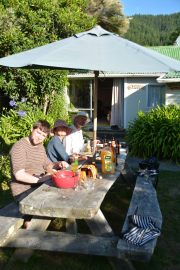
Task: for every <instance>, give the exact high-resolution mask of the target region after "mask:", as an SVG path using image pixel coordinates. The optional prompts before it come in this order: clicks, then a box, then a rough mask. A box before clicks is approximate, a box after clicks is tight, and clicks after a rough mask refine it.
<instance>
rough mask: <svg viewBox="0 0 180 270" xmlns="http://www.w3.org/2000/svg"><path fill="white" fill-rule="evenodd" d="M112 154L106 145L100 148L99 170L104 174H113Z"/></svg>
mask: <svg viewBox="0 0 180 270" xmlns="http://www.w3.org/2000/svg"><path fill="white" fill-rule="evenodd" d="M112 155H113V153H112V151H111V149H110V147H108V146H106V147H104V148H103V149H102V150H101V170H102V173H104V174H113V173H114V172H115V166H114V162H113V156H112Z"/></svg>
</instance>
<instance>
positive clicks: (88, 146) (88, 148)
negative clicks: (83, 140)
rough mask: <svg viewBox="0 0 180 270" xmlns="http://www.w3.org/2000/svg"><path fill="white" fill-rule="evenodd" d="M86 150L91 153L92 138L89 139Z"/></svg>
mask: <svg viewBox="0 0 180 270" xmlns="http://www.w3.org/2000/svg"><path fill="white" fill-rule="evenodd" d="M86 151H87V152H88V153H91V141H90V140H88V141H87V146H86Z"/></svg>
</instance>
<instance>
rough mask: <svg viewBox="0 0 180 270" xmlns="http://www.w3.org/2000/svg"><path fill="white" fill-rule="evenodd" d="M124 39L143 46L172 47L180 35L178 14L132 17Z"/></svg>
mask: <svg viewBox="0 0 180 270" xmlns="http://www.w3.org/2000/svg"><path fill="white" fill-rule="evenodd" d="M129 19H130V27H129V30H128V32H127V33H126V34H125V35H124V37H125V38H127V39H129V40H131V41H133V42H136V43H138V44H141V45H143V46H165V45H172V44H173V43H174V41H175V40H176V38H177V36H178V35H180V12H179V13H173V14H170V15H138V14H137V15H134V16H132V17H129Z"/></svg>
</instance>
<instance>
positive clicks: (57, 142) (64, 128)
mask: <svg viewBox="0 0 180 270" xmlns="http://www.w3.org/2000/svg"><path fill="white" fill-rule="evenodd" d="M52 132H53V134H54V136H53V137H52V139H51V140H50V141H49V143H48V146H47V156H48V158H49V159H50V160H51V161H52V162H58V161H65V162H66V167H68V166H69V163H70V156H69V155H68V154H67V153H66V150H65V147H64V145H63V139H64V138H65V137H66V135H67V134H70V133H71V128H70V127H69V126H68V125H67V124H66V122H65V121H64V120H61V119H58V120H57V121H55V123H54V127H53V129H52Z"/></svg>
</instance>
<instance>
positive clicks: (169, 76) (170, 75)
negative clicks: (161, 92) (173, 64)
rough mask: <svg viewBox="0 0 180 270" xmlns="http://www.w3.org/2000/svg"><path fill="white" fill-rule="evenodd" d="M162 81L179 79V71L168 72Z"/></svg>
mask: <svg viewBox="0 0 180 270" xmlns="http://www.w3.org/2000/svg"><path fill="white" fill-rule="evenodd" d="M163 78H164V79H172V78H180V71H174V72H169V73H167V74H166V75H164V77H163Z"/></svg>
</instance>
